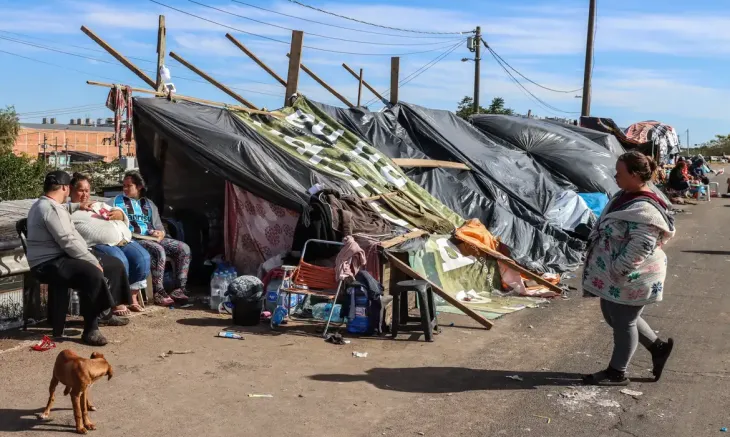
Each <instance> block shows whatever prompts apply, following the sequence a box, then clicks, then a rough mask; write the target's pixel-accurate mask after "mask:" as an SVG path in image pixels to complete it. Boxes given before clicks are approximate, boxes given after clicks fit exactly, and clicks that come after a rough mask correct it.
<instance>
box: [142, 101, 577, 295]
mask: <svg viewBox="0 0 730 437" xmlns="http://www.w3.org/2000/svg"><path fill="white" fill-rule="evenodd" d="M134 105H135V106H134V128H135V134H136V140H137V147H138V157H139V164H140V170H141V171H142V173H143V175H145V176H146V177H147V179H148V185H149V191H150V196H151V197H152V198H153V200H155V201H156V202H158V204H159V205H160V206H161V207H162V209H163V210H164V211H166V212H170V213H171V214H172V215H174V214H175V213H177V214H179V213H180V212H181V211H191V210H193V211H198V212H200V211H205V212H207V211H212V210H216V211H219V213H218V214H217V216H216V214H211V215H212V216H213V217H214V218H213V219H212V220H209V221H211V222H214V221H215V220H218V221H220V215H221V213H220V211H222V210H224V206H223V205H224V204H225V203H226V199H225V193H226V192H227V191H228V192H229V195H230V194H231V193H230V190H227V188H226V183H231V184H233V185H235V186H236V187H237V188H238V189H242V190H245V191H246V192H247V193H250V194H251V195H253V196H256V198H257V199H258V200H257V202H258V201H265V202H268V203H270V204H272V205H273V206H274V208H268V211H270V212H271V214H269V213H267V212H266V210H265V211H264V215H269V216H270V217H272V220H276V218H275V217H277V216H279V214H277V212H276V208H285V209H286V210H288V211H291V212H292V213H295V214H308V213H309V212H310V206H309V203H308V202H309V200H310V195H309V194H308V192H307V190H308V189H309V188H310V187H312V186H313V185H315V184H317V183H320V184H322V185H324V186H326V187H329V188H335V189H337V190H338V191H340V192H341V193H344V194H351V195H356V196H358V197H359V198H361V199H371V198H373V197H375V196H380V197H379V198H378V199H377V200H368V202H369V203H370V205H371V206H372V208H373V209H374V210H376V211H377V213H379V214H380V216H381V217H382V218H384V219H385V220H388V221H389V222H391V223H393V224H394V225H396V226H398V227H400V228H405V229H406V230H410V229H414V228H422V229H423V228H424V227H425V228H427V229H426V230H428V231H429V232H431V233H432V234H433V235H434V236H433V237H431V239H434V238H435V240H433V241H434V244H435V248H436V249H437V253H438V255H439V257H440V259H441V260H442V262H441V263H438V264H439V266H440V267H439V270H438V271H436V270H433V269H431V270H430V271H429V268H428V267H427V266H428V265H434V264H433V262H431V261H429V260H432V259H435V258H434V257H433V256H432V255H433V252H430V253H431V255H429V252H427V251H425V250H422V251H421V252H420V255H418V256H421V257H423V256H425V257H427V258H429V260H427V261H426V262H425V263H424V262H422V263H420V264H418V265H421V266H423V265H425V266H426V267H423V268H422V269H421V271H420V273H421V274H423V275H425V276H427V277H428V278H429V279H431V280H432V281H434V282H437V283H442V282H443V283H444V284H446V285H447V288H448V287H451V288H450V289H447V290H446V291H447V292H448V293H450V294H454V295H456V293H458V292H459V291H463V290H470V289H473V290H477V291H478V292H485V293H489V292H491V287H492V285H491V283H490V280H489V279H488V278H490V277H493V275H492V274H491V273H488V272H487V273H485V274H481V275H474V274H473V269H472V270H469V274H466V270H463V269H469V268H472V267H474V266H476V267H478V268H479V269H487V271H492V272H493V271H494V268H495V263H494V262H493V261H491V260H486V259H478V258H476V257H474V256H464V255H462V254H461V253H460V250H459V248H458V247H457V246H456V245H454V243H453V242H451V241H449V238H447V237H448V235H450V232H451V231H453V229H454V228H455V227H456V226H459V225H460V224H461V223H463V221H464V220H463V218H462V217H461V216H460V214H457V213H456V212H454V211H453V210H451V209H449V208H448V206H446V205H444V204H443V203H441V202H440V201H439V200H438V199H437V198H436V197H434V196H432V195H431V194H429V191H428V190H427V189H426V188H424V186H422V185H420V184H418V183H416V182H415V181H414V180H411V179H410V178H408V177H407V176H406V175H405V174H404V173H403V171H402V170H401V169H400V168H398V166H397V165H395V164H394V163H393V162H392V161H391V160H390V159H389V158H388V156H387V155H386V154H384V153H383V152H381V151H380V150H379V149H376V148H375V147H373V146H372V144H371V143H369V142H367V141H364V140H363V139H362V138H361V137H359V136H357V135H355V134H354V133H352V132H350V131H349V130H348V129H346V128H345V127H344V126H342V125H341V124H340V123H338V122H337V121H336V120H335V119H333V118H331V117H329V116H328V115H327V114H326V113H324V112H323V111H321V110H319V109H318V108H316V107H313V106H311V105H310V104H309V102H308V101H307V100H306V99H305V98H304V97H299V98H298V99H297V100H296V101H295V102H294V107H292V108H284V109H282V113H283V116H282V117H275V116H271V115H250V114H248V113H244V112H235V111H231V110H228V109H221V108H212V107H208V106H203V105H199V104H195V103H189V102H175V101H168V100H165V99H154V98H153V99H140V98H135V100H134ZM472 131H473V132H474V133H476V134H477V135H479V134H478V132H477V131H476V130H474V129H472ZM155 135H157V136H158V138H159V141H155ZM390 194H395V195H392V196H391V195H390ZM452 196H453V193H452ZM239 200H242V202H239V204H242V205H243V208H249V207H248V206H247V203H246V200H247V199H245V198H239ZM249 200H250V199H249ZM249 203H251V207H252V208H253V210H254V211H255V210H258V209H259V208H258V207H257V205H255V204H254V202H249ZM233 215H234V216H235V214H233ZM424 217H427V218H428V220H424ZM287 220H288V217H287ZM510 225H511V223H510ZM222 227H223V226H218V228H219V229H220V228H222ZM209 228H210V229H212V228H213V226H209ZM197 234H198V233H197V232H196V235H197ZM444 234H445V235H446V237H443V235H444ZM439 235H441V236H442V237H438V236H439ZM526 235H527V236H526V237H524V238H529V233H528V234H526ZM520 238H523V237H520ZM221 240H222V238H221ZM186 241H187V240H186ZM228 243H229V244H230V241H228ZM559 244H560V243H558V245H559ZM213 245H214V244H213V238H210V242H209V243H208V244H205V242H204V243H203V244H201V245H200V251H201V252H206V251H208V253H210V249H211V246H213ZM423 247H425V246H422V248H423ZM431 247H433V246H431ZM191 248H192V247H191ZM217 250H220V248H217ZM542 250H544V251H548V250H551V251H554V253H555V256H556V257H559V256H562V255H560V253H559V251H558V250H559V249H555V248H554V246H553V245H547V244H546V245H545V247H544V248H543V249H542ZM572 250H574V253H573V254H572V255H571V256H572V259H573V260H574V261H577V260H578V259H579V257H580V252H579V248H576V249H572ZM218 253H222V250H220V251H219V252H218ZM194 256H195V254H194ZM563 257H564V256H563ZM562 265H566V264H565V263H563V264H558V263H556V266H562ZM443 266H447V268H443ZM470 266H472V267H470ZM448 278H451V279H448ZM442 279H443V281H442ZM495 304H497V305H499V304H498V303H496V302H495ZM480 309H482V310H484V308H480Z"/></svg>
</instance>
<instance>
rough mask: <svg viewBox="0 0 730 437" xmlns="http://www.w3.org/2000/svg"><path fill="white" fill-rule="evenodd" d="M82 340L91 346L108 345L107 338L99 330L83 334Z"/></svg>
mask: <svg viewBox="0 0 730 437" xmlns="http://www.w3.org/2000/svg"><path fill="white" fill-rule="evenodd" d="M81 340H82V341H83V342H84V343H86V344H88V345H89V346H106V344H107V343H108V341H107V339H106V337H104V335H102V333H101V331H99V330H98V329H95V330H93V331H91V332H85V333H83V335H81Z"/></svg>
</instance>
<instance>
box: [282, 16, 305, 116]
mask: <svg viewBox="0 0 730 437" xmlns="http://www.w3.org/2000/svg"><path fill="white" fill-rule="evenodd" d="M303 45H304V32H302V31H301V30H292V32H291V48H290V49H289V55H288V56H289V70H288V71H287V75H286V94H285V96H284V106H292V103H293V102H292V96H293V95H294V94H296V93H297V89H298V88H299V66H300V64H301V63H302V46H303Z"/></svg>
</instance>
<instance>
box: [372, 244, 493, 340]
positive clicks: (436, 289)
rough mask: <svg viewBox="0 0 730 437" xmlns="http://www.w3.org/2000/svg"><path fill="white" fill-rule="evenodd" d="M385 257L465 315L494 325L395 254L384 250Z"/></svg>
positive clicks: (395, 266)
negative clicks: (425, 283)
mask: <svg viewBox="0 0 730 437" xmlns="http://www.w3.org/2000/svg"><path fill="white" fill-rule="evenodd" d="M385 257H386V258H388V261H389V262H390V267H391V268H396V269H398V270H400V271H401V272H403V273H405V274H406V275H408V276H409V277H411V278H413V279H419V280H422V281H426V282H428V284H429V285H430V286H431V290H433V292H434V293H436V294H437V295H439V296H441V298H443V299H444V300H445V301H446V302H448V303H450V304H451V305H453V306H455V307H456V308H458V309H460V310H461V311H462V312H463V313H464V314H466V315H467V316H469V317H471V318H472V319H474V320H475V321H476V322H477V323H479V324H480V325H482V326H484V327H485V328H487V329H492V326H494V323H492V322H490V321H489V320H487V319H485V318H484V317H482V316H481V314H479V313H477V312H476V311H474V310H472V309H471V308H469V307H467V306H466V305H464V304H463V303H461V302H459V301H458V300H457V299H455V298H453V297H452V296H450V295H449V294H447V293H446V292H445V291H444V290H443V289H442V288H441V287H439V286H438V285H436V284H434V283H433V282H431V281H429V280H428V279H427V278H425V277H423V276H422V275H420V274H419V273H418V272H416V271H415V270H413V269H412V268H411V267H410V266H409V265H408V264H406V263H404V262H403V261H401V260H399V259H398V258H396V257H395V256H393V255H392V254H390V253H388V252H385ZM391 275H392V273H391Z"/></svg>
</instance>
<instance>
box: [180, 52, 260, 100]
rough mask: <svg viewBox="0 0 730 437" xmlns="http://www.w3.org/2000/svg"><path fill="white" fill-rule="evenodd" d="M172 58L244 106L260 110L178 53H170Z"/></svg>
mask: <svg viewBox="0 0 730 437" xmlns="http://www.w3.org/2000/svg"><path fill="white" fill-rule="evenodd" d="M170 57H171V58H172V59H174V60H176V61H177V62H179V63H181V64H183V65H184V66H186V67H187V68H189V69H190V70H191V71H192V72H193V73H195V74H197V75H198V76H200V77H202V78H203V79H205V80H207V81H208V82H210V83H211V84H212V85H213V86H215V87H216V88H218V89H219V90H221V91H223V92H224V93H226V94H228V95H229V96H231V97H233V98H234V99H235V100H237V101H238V102H240V103H242V104H243V105H245V106H248V107H249V108H251V109H259V108H257V107H256V105H254V104H253V103H251V102H249V101H248V100H246V99H244V98H243V97H241V96H240V95H238V93H236V92H234V91H233V90H231V89H230V88H228V87H227V86H225V85H223V84H222V83H220V82H218V81H217V80H215V79H214V78H213V77H211V76H210V75H208V74H207V73H206V72H204V71H203V70H201V69H199V68H198V67H196V66H195V65H193V64H191V63H190V62H188V61H186V60H185V59H183V58H182V56H180V55H178V54H177V53H175V52H170Z"/></svg>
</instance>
